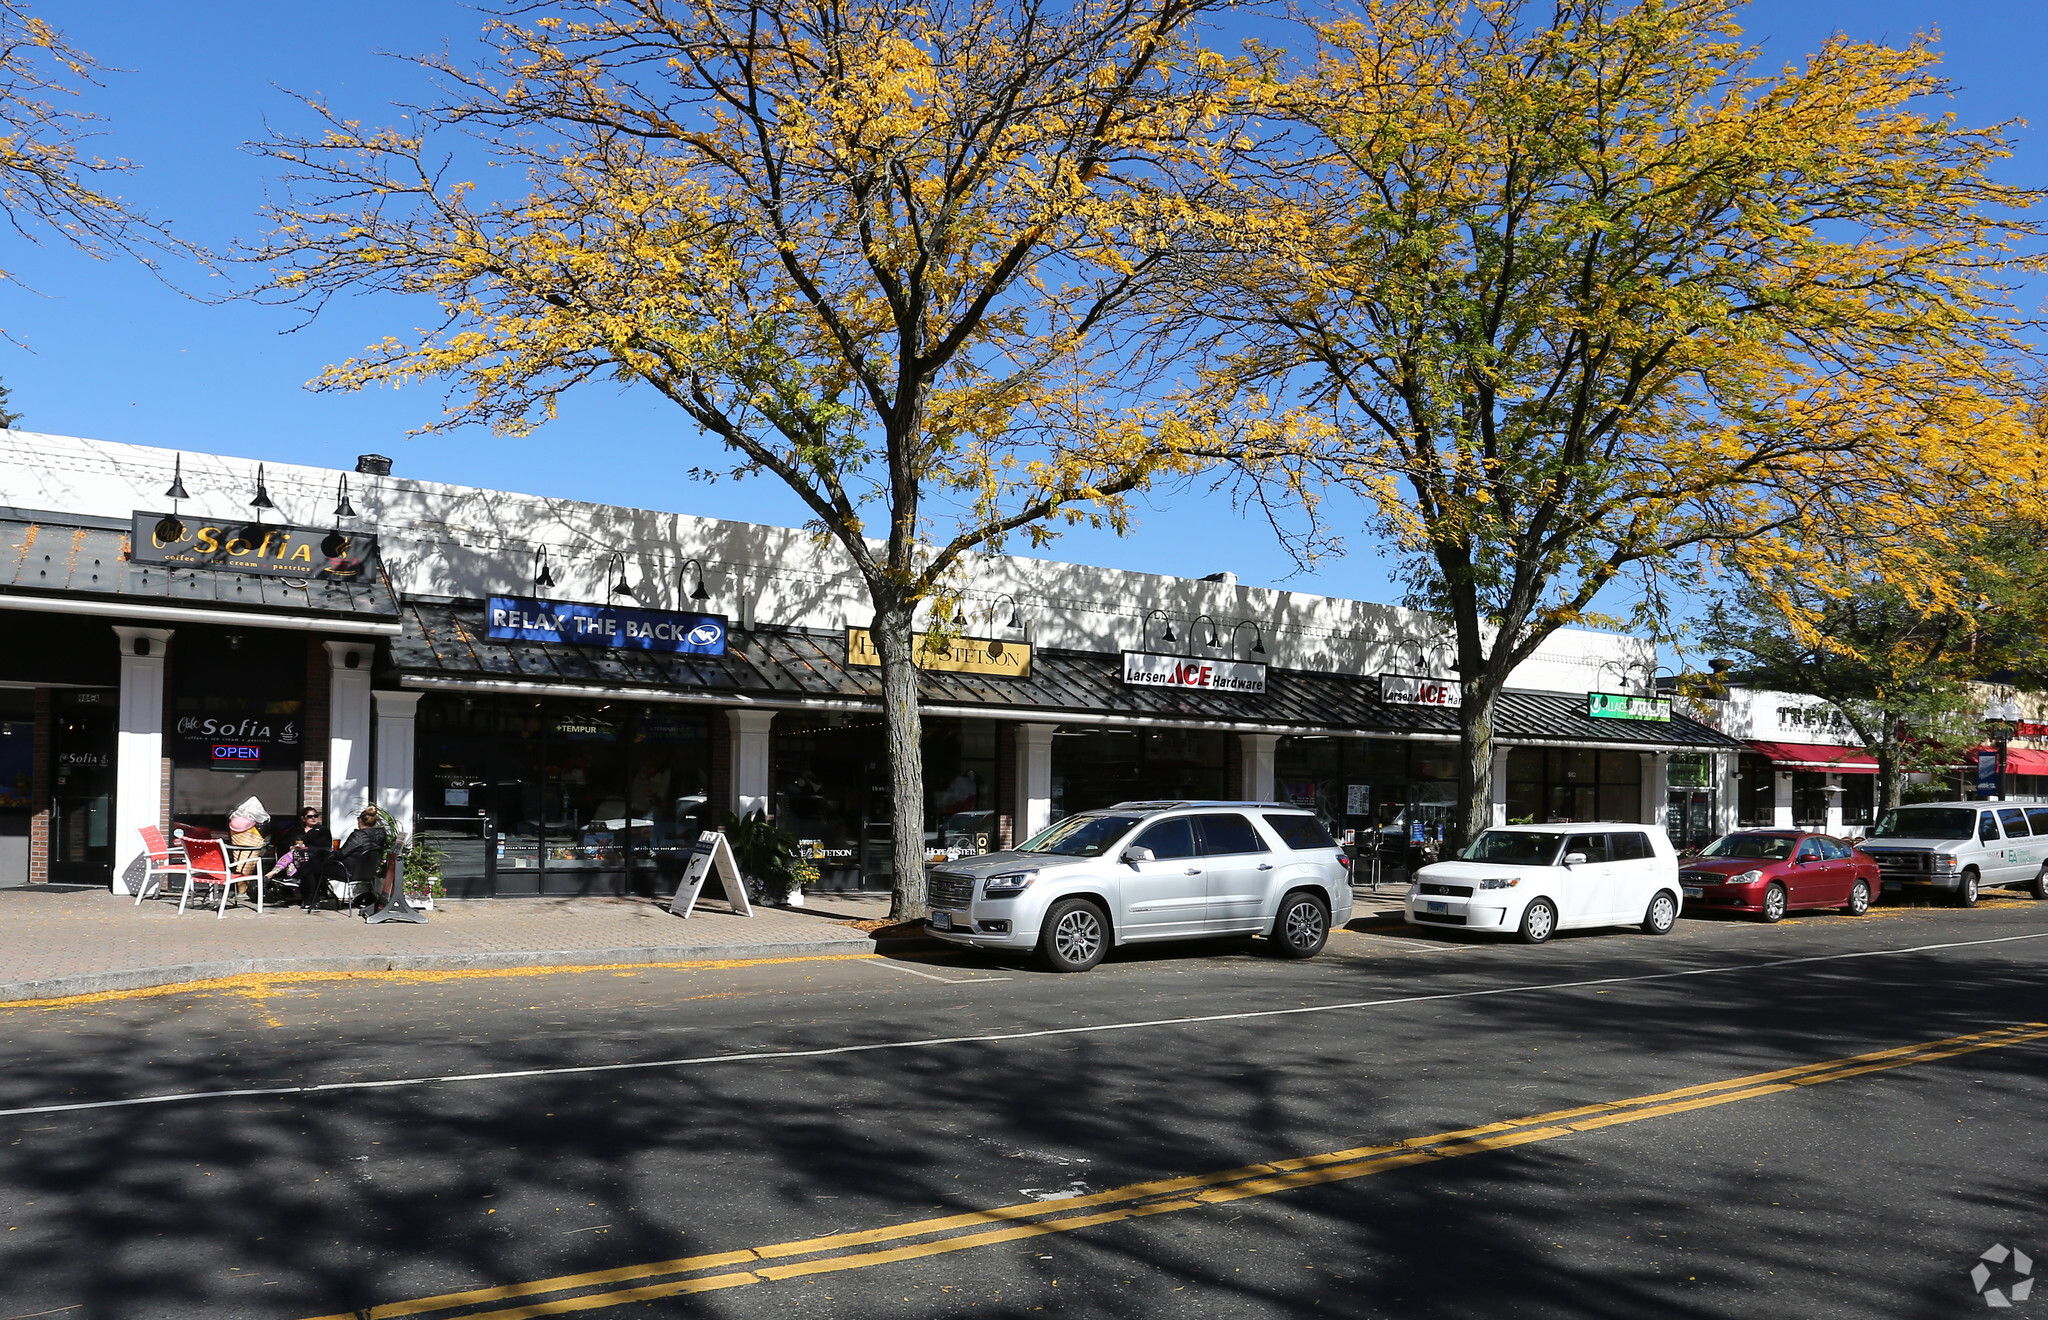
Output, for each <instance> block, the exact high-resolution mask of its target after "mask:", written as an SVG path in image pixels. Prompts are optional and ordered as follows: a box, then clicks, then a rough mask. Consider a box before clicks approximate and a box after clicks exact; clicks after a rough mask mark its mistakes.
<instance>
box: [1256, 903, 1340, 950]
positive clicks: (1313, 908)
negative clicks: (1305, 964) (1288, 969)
mask: <svg viewBox="0 0 2048 1320" xmlns="http://www.w3.org/2000/svg"><path fill="white" fill-rule="evenodd" d="M1267 938H1268V939H1269V940H1271V941H1272V943H1273V952H1275V953H1277V954H1279V955H1280V956H1281V957H1282V958H1313V957H1315V956H1316V955H1317V954H1319V953H1321V952H1322V951H1323V945H1325V944H1327V943H1329V940H1330V908H1329V905H1328V904H1326V903H1324V902H1323V900H1322V899H1320V898H1318V897H1317V896H1316V895H1314V894H1311V893H1309V892H1308V891H1307V890H1306V889H1304V890H1300V891H1298V892H1296V893H1292V894H1289V895H1288V896H1287V897H1286V898H1284V899H1282V900H1280V911H1279V912H1278V913H1277V914H1275V915H1274V917H1273V929H1272V931H1271V932H1270V933H1269V934H1268V935H1267Z"/></svg>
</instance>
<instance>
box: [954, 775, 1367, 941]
mask: <svg viewBox="0 0 2048 1320" xmlns="http://www.w3.org/2000/svg"><path fill="white" fill-rule="evenodd" d="M1345 862H1346V859H1345V858H1344V856H1343V853H1342V850H1341V849H1339V848H1338V846H1337V843H1336V840H1334V839H1332V838H1331V837H1330V832H1329V831H1328V830H1326V829H1324V828H1323V825H1322V822H1321V821H1319V820H1317V819H1316V818H1315V816H1314V815H1312V814H1310V813H1309V812H1307V811H1304V810H1301V809H1300V808H1298V807H1284V806H1281V805H1279V804H1277V803H1273V802H1191V801H1173V802H1119V803H1118V804H1117V805H1115V806H1113V807H1108V808H1105V809H1104V810H1101V811H1089V812H1083V813H1082V814H1081V815H1078V816H1069V817H1067V818H1066V819H1065V820H1063V821H1061V822H1059V823H1058V824H1057V825H1054V826H1052V827H1051V828H1049V829H1046V830H1044V831H1042V832H1041V833H1039V834H1038V835H1036V836H1034V837H1033V838H1030V839H1028V840H1026V841H1025V842H1024V843H1022V844H1019V845H1018V846H1017V847H1015V848H1011V849H1007V850H1005V851H1003V852H996V853H988V854H986V855H984V856H981V857H970V858H966V859H963V860H961V861H957V862H945V863H942V864H941V865H939V866H937V867H935V868H934V869H933V870H932V872H931V880H930V895H931V906H932V917H931V920H930V921H929V922H928V923H927V929H928V930H929V931H930V933H931V934H933V935H936V936H938V937H939V938H940V939H942V940H949V941H951V942H952V943H954V944H962V945H968V946H971V947H973V948H977V949H1006V950H1017V951H1020V952H1022V951H1029V950H1036V951H1037V953H1038V956H1039V958H1040V959H1041V960H1042V961H1043V962H1044V964H1045V965H1046V966H1047V967H1049V968H1051V969H1052V970H1054V971H1059V972H1085V971H1087V970H1088V969H1089V968H1090V967H1093V966H1094V965H1095V964H1097V963H1099V962H1101V961H1102V957H1103V955H1104V954H1106V953H1108V952H1109V949H1110V946H1111V945H1114V944H1135V943H1138V942H1140V941H1144V940H1173V939H1187V938H1190V937H1194V936H1203V935H1264V936H1266V937H1267V939H1268V940H1270V941H1271V944H1272V948H1273V950H1274V952H1276V953H1278V954H1280V955H1282V956H1283V957H1288V958H1313V957H1314V956H1315V955H1316V954H1318V953H1320V952H1322V948H1323V944H1324V943H1325V942H1326V941H1327V940H1328V939H1329V936H1330V926H1331V923H1332V922H1335V923H1336V924H1338V925H1342V924H1343V923H1345V922H1347V921H1349V920H1350V919H1351V875H1350V872H1349V870H1348V869H1347V867H1346V864H1345Z"/></svg>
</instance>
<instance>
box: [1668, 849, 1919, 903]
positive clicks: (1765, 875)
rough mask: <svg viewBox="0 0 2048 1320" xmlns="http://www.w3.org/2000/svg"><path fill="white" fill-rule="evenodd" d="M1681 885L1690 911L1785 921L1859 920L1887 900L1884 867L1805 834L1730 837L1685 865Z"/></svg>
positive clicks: (1688, 859)
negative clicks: (1805, 912) (1799, 915)
mask: <svg viewBox="0 0 2048 1320" xmlns="http://www.w3.org/2000/svg"><path fill="white" fill-rule="evenodd" d="M1678 867H1679V870H1678V884H1679V887H1680V888H1681V889H1683V890H1684V891H1685V901H1686V906H1688V907H1695V906H1696V907H1700V908H1720V909H1722V910H1724V911H1728V912H1751V913H1755V914H1756V915H1757V916H1759V917H1761V918H1762V919H1763V920H1765V921H1781V920H1783V919H1784V916H1785V914H1786V913H1787V912H1790V911H1792V910H1794V909H1796V908H1834V909H1836V910H1837V911H1841V912H1846V913H1848V914H1849V915H1850V916H1852V917H1860V916H1862V915H1863V914H1864V913H1865V912H1868V911H1869V910H1870V897H1871V895H1872V894H1876V893H1880V892H1882V889H1881V883H1882V882H1881V881H1880V879H1879V877H1878V871H1877V861H1876V859H1874V858H1871V857H1866V856H1864V855H1863V854H1862V853H1860V852H1857V851H1856V850H1855V849H1854V848H1851V847H1850V846H1849V845H1848V844H1847V843H1844V842H1843V841H1842V840H1840V839H1834V838H1829V837H1828V836H1827V835H1825V834H1809V833H1807V832H1805V831H1804V830H1743V831H1741V832H1739V833H1736V834H1724V835H1722V836H1721V837H1720V838H1718V839H1716V840H1714V842H1713V843H1711V844H1709V845H1707V847H1706V848H1705V849H1703V850H1702V851H1701V852H1700V853H1699V854H1698V855H1696V856H1692V857H1682V858H1680V859H1679V863H1678Z"/></svg>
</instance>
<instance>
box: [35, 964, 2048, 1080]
mask: <svg viewBox="0 0 2048 1320" xmlns="http://www.w3.org/2000/svg"><path fill="white" fill-rule="evenodd" d="M2042 939H2048V931H2043V932H2040V933H2039V934H2034V935H2001V936H1997V937H1995V938H1993V939H1988V940H1952V941H1949V942H1947V943H1943V944H1916V945H1913V946H1912V947H1911V948H1905V949H1862V950H1858V951H1857V952H1854V953H1820V954H1811V955H1808V956H1807V957H1803V958H1776V959H1773V960H1771V961H1769V962H1760V963H1743V964H1739V965H1732V966H1727V967H1695V968H1691V969H1689V970H1686V971H1682V972H1649V973H1646V974H1644V975H1641V976H1607V977H1601V978H1598V979H1595V980H1590V981H1548V982H1541V983H1538V984H1535V985H1504V986H1498V987H1495V988H1494V989H1491V990H1448V991H1444V992H1442V993H1440V994H1433V995H1400V996H1396V997H1394V998H1390V999H1357V1000H1352V1001H1350V1002H1348V1003H1342V1004H1310V1005H1305V1006H1303V1007H1300V1008H1267V1009H1257V1010H1253V1011H1251V1012H1246V1013H1209V1014H1204V1015H1202V1016H1199V1017H1176V1018H1153V1019H1150V1020H1148V1021H1143V1022H1105V1023H1102V1024H1101V1025H1099V1026H1092V1027H1045V1028H1041V1029H1039V1030H1037V1031H1004V1032H990V1033H988V1034H986V1035H980V1036H928V1037H923V1038H920V1039H916V1040H889V1041H876V1042H874V1043H873V1044H869V1045H831V1046H826V1047H824V1048H821V1049H812V1050H757V1051H751V1052H748V1053H739V1054H700V1055H697V1056H695V1057H692V1058H684V1059H648V1060H646V1061H644V1062H640V1063H587V1064H579V1065H573V1066H568V1067H561V1068H519V1069H515V1070H511V1071H507V1072H480V1073H446V1074H442V1075H439V1076H427V1077H390V1078H386V1079H384V1080H382V1081H370V1082H319V1083H315V1084H314V1085H311V1086H264V1087H250V1088H248V1089H245V1090H237V1091H183V1092H177V1093H174V1094H170V1095H144V1096H135V1097H133V1098H130V1099H126V1100H88V1101H81V1102H77V1103H72V1104H63V1105H28V1106H24V1107H22V1108H19V1109H0V1118H19V1117H23V1116H25V1115H29V1114H67V1113H75V1112H77V1111H80V1110H89V1109H132V1108H137V1107H140V1106H143V1105H167V1104H174V1103H178V1102H180V1101H187V1100H225V1099H230V1098H247V1097H249V1096H258V1095H306V1096H317V1095H327V1094H333V1093H336V1092H341V1091H380V1090H387V1089H391V1088H394V1087H401V1086H441V1085H447V1084H450V1083H455V1082H502V1081H514V1080H518V1079H521V1078H527V1077H581V1076H588V1075H590V1074H593V1073H616V1072H640V1071H644V1070H647V1069H650V1068H693V1067H702V1066H704V1065H707V1064H715V1063H769V1062H778V1061H782V1060H787V1059H826V1058H831V1057H833V1056H835V1055H841V1054H872V1053H875V1052H877V1051H881V1050H923V1049H932V1048H934V1047H937V1046H940V1045H993V1044H1000V1043H1002V1042H1004V1041H1012V1040H1043V1039H1046V1038H1048V1037H1052V1036H1087V1035H1098V1034H1102V1033H1105V1032H1111V1031H1141V1030H1144V1029H1145V1028H1147V1027H1191V1026H1201V1025H1204V1024H1207V1023H1211V1022H1254V1021H1258V1020H1259V1019H1261V1018H1283V1017H1302V1016H1305V1015H1307V1014H1311V1013H1344V1012H1350V1011H1354V1010H1356V1009H1361V1008H1391V1007H1394V1006H1396V1005H1400V1004H1430V1003H1440V1002H1443V1001H1446V1000H1452V999H1484V998H1486V997H1488V996H1491V995H1526V994H1540V993H1544V992H1547V991H1552V990H1582V989H1586V988H1588V987H1591V986H1602V985H1638V984H1642V983H1644V982H1647V981H1675V980H1679V979H1682V978H1685V977H1690V976H1726V975H1728V974H1730V973H1733V972H1760V971H1765V970H1768V969H1770V968H1773V967H1799V966H1804V965H1807V964H1810V963H1827V962H1844V961H1847V960H1849V959H1852V958H1896V957H1899V956H1902V955H1904V954H1909V953H1939V952H1941V951H1942V950H1944V949H1970V948H1978V947H1981V946H1984V945H1990V944H2014V943H2018V942H2020V941H2024V940H2042Z"/></svg>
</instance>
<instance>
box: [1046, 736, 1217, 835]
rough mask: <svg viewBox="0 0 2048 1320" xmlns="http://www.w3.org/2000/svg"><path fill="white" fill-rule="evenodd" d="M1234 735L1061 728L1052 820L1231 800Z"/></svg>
mask: <svg viewBox="0 0 2048 1320" xmlns="http://www.w3.org/2000/svg"><path fill="white" fill-rule="evenodd" d="M1229 736H1230V735H1228V734H1225V733H1221V732H1212V731H1210V730H1207V729H1061V730H1060V731H1059V732H1058V733H1056V734H1054V735H1053V740H1052V815H1053V819H1054V820H1058V819H1059V818H1060V817H1062V816H1071V815H1073V814H1074V813H1075V812H1077V811H1092V810H1095V809H1096V808H1098V807H1107V806H1113V805H1115V804H1116V803H1118V802H1134V801H1142V800H1146V799H1157V798H1191V799H1197V800H1200V799H1209V800H1215V799H1220V798H1224V797H1228V796H1229V787H1228V785H1227V783H1226V782H1225V776H1224V765H1225V761H1224V758H1225V755H1226V749H1227V747H1228V743H1227V741H1226V740H1227V739H1228V738H1229Z"/></svg>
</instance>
